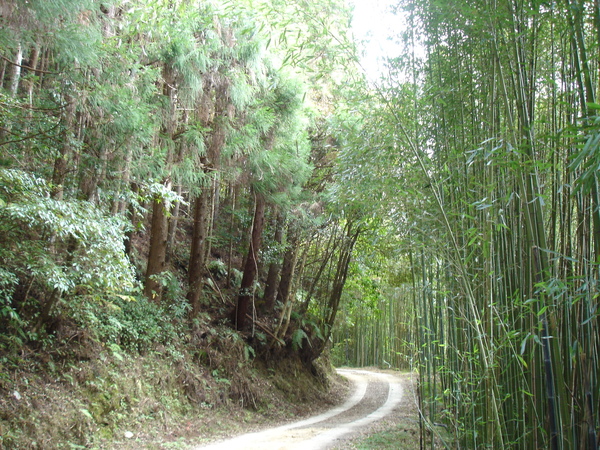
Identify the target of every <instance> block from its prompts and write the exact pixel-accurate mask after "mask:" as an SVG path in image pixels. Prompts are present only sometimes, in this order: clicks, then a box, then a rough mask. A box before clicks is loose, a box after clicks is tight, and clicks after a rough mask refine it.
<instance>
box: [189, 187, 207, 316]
mask: <svg viewBox="0 0 600 450" xmlns="http://www.w3.org/2000/svg"><path fill="white" fill-rule="evenodd" d="M210 192H211V188H210V187H207V188H205V189H203V190H202V192H201V194H200V195H199V196H198V197H197V198H196V200H195V201H194V225H193V229H192V248H191V250H190V262H189V265H188V284H189V290H188V293H187V299H188V301H189V302H190V305H191V306H192V310H191V317H196V316H197V315H198V313H199V312H200V296H201V294H202V275H203V273H204V265H205V263H206V260H205V255H206V253H205V247H206V239H207V238H208V210H209V205H210Z"/></svg>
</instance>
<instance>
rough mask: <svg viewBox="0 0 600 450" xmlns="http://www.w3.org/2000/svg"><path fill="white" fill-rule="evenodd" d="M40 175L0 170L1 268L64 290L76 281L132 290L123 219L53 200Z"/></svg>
mask: <svg viewBox="0 0 600 450" xmlns="http://www.w3.org/2000/svg"><path fill="white" fill-rule="evenodd" d="M49 194H50V188H49V187H48V186H47V184H46V183H45V182H44V181H43V180H42V179H40V178H37V177H35V176H33V175H31V174H28V173H26V172H22V171H18V170H11V169H2V170H1V171H0V198H2V201H3V203H4V205H3V206H2V208H1V209H0V229H1V231H2V236H3V237H2V243H3V245H2V250H1V253H0V258H2V260H3V262H4V267H5V269H6V270H7V271H10V272H11V273H13V274H14V275H15V276H17V277H19V278H20V279H21V280H23V281H24V280H26V279H39V280H40V281H41V282H42V283H44V284H45V285H46V286H47V288H48V289H50V290H53V289H56V290H58V291H60V292H63V293H69V292H72V291H74V289H75V288H76V287H77V286H88V287H91V288H93V289H97V290H100V291H109V292H123V291H127V290H128V289H131V288H132V287H133V286H134V284H135V281H134V277H133V272H132V269H131V266H130V264H129V261H128V260H127V258H126V257H125V254H124V246H123V229H124V223H123V222H122V221H121V220H120V219H119V218H118V217H107V216H105V215H103V214H102V213H101V212H100V211H99V210H97V209H96V208H95V207H93V206H92V205H90V204H89V203H87V202H80V201H69V202H67V201H57V200H54V199H52V198H50V197H49Z"/></svg>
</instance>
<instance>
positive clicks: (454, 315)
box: [338, 0, 600, 449]
mask: <svg viewBox="0 0 600 450" xmlns="http://www.w3.org/2000/svg"><path fill="white" fill-rule="evenodd" d="M397 11H398V12H399V14H398V20H399V21H401V20H404V21H405V22H406V24H407V26H406V30H407V31H406V32H405V33H404V34H401V35H399V36H398V40H399V42H401V43H403V44H404V45H405V48H406V51H405V52H404V53H403V54H402V55H400V57H398V58H395V59H390V60H389V61H388V73H387V74H386V75H385V76H383V77H382V79H381V80H380V83H379V85H378V87H376V88H375V89H376V91H377V95H378V98H379V104H380V107H379V111H377V114H376V115H377V117H373V116H372V117H369V118H368V119H367V120H368V121H369V122H370V126H366V127H363V126H361V127H360V133H362V134H361V138H360V139H359V140H357V141H356V142H354V143H352V142H350V143H349V146H350V147H353V148H355V149H356V150H355V152H354V156H353V157H352V158H353V159H351V160H350V159H349V161H351V164H354V165H356V164H361V165H365V166H368V167H369V168H373V169H372V170H373V171H372V172H371V176H375V177H377V178H378V179H377V180H376V181H375V182H374V183H375V185H376V187H375V190H374V191H370V192H369V193H368V194H365V193H360V194H357V195H356V200H358V199H359V198H364V196H365V195H379V197H380V198H379V200H378V202H379V204H380V205H381V204H383V208H382V209H384V210H387V211H388V214H387V217H388V219H387V221H386V222H385V223H384V224H383V225H384V227H385V228H386V229H388V230H390V231H388V233H389V235H391V237H392V238H393V239H395V242H397V249H398V251H399V252H400V253H397V254H396V256H395V258H397V261H401V260H403V261H404V263H403V264H400V263H398V262H394V263H391V264H390V262H389V261H388V262H387V263H384V264H377V263H375V264H373V263H371V264H366V265H365V266H366V267H367V269H363V271H362V272H361V273H363V274H367V276H368V274H369V270H373V269H372V268H373V267H377V266H379V267H380V269H379V270H378V271H376V274H377V275H378V276H379V280H380V281H379V284H380V288H379V289H378V291H379V293H380V294H381V293H383V292H384V291H385V286H390V287H394V286H396V289H408V288H410V289H412V293H410V294H408V295H403V296H402V298H400V299H397V300H396V301H397V302H398V305H404V308H405V309H410V310H412V311H413V312H414V315H413V316H412V318H413V319H412V320H413V322H412V326H411V328H410V330H399V331H397V332H395V333H397V334H395V335H394V336H393V338H394V339H397V341H398V344H397V345H396V346H393V347H391V348H390V349H388V350H387V352H388V354H387V355H386V356H387V359H386V360H387V361H389V360H390V358H393V357H394V353H395V352H396V353H398V352H400V353H404V354H406V349H407V347H406V346H407V345H411V344H412V345H413V348H414V353H413V355H414V358H415V359H414V361H415V367H416V368H417V369H418V371H419V375H420V395H419V402H420V406H421V411H422V414H423V416H422V417H423V419H424V425H425V426H426V428H428V429H429V433H431V434H433V435H436V436H438V438H439V439H441V440H442V441H444V442H446V445H447V446H449V447H452V446H454V445H458V446H459V447H460V448H531V449H533V448H553V449H575V448H577V449H581V448H586V449H596V448H597V446H598V430H599V426H600V422H599V420H600V418H599V416H598V414H599V409H600V408H599V406H600V398H599V395H598V393H599V392H600V385H599V380H598V369H599V367H600V366H599V360H598V357H599V354H598V353H599V350H600V341H599V339H598V336H599V333H598V325H599V324H598V311H597V305H598V302H597V297H598V275H599V274H598V264H599V262H600V261H599V259H598V255H599V251H600V246H599V241H598V236H600V234H599V233H600V220H599V217H600V216H599V209H598V167H599V166H598V163H599V159H598V155H600V153H599V151H598V142H599V131H598V108H600V105H599V104H598V103H597V102H596V101H597V99H596V95H597V89H598V83H599V81H600V80H599V77H598V70H599V69H600V67H599V63H600V58H599V53H598V52H599V50H600V47H599V44H600V10H599V9H598V4H597V2H592V1H580V0H565V1H558V2H542V1H521V0H514V1H513V0H507V1H504V0H502V1H487V0H486V1H475V2H466V1H455V2H437V1H419V0H416V1H410V2H409V1H406V2H399V4H398V7H397ZM375 112H376V111H374V110H371V111H369V112H363V113H364V114H365V117H366V116H367V115H368V114H371V115H373V113H375ZM382 130H383V131H382ZM390 136H392V137H390ZM365 142H367V143H368V145H369V146H370V148H371V149H374V150H376V151H375V152H372V153H369V154H363V155H361V154H360V150H359V147H360V146H361V145H363V144H364V143H365ZM372 159H375V161H373V160H372ZM349 167H350V165H349ZM370 170H371V169H370ZM417 172H419V173H420V175H416V173H417ZM348 173H350V172H348ZM349 179H352V180H353V182H354V183H357V182H361V183H362V182H364V185H365V186H366V184H367V180H366V179H365V178H364V174H362V175H357V174H354V175H349ZM357 180H359V181H357ZM398 180H402V181H401V182H399V181H398ZM382 194H383V195H382ZM388 239H389V237H388ZM402 255H404V256H402ZM407 264H408V265H410V267H411V269H410V273H411V276H410V277H409V280H406V277H402V276H399V275H402V274H403V273H406V272H407V269H406V267H403V265H404V266H406V265H407ZM382 268H383V269H382ZM390 272H392V273H395V274H396V276H395V277H393V276H391V275H390ZM370 279H371V280H374V279H375V277H374V276H371V277H370ZM364 292H365V291H364V290H363V294H361V295H362V298H365V299H368V298H369V296H368V295H365V294H364ZM348 295H351V293H350V292H348ZM411 298H412V302H411ZM389 301H390V297H388V298H387V299H382V298H380V299H379V300H375V301H374V304H375V305H377V307H376V309H377V310H378V311H379V313H382V311H385V308H386V304H387V303H386V302H389ZM396 308H398V306H396ZM400 308H402V306H400ZM389 311H390V312H389V313H388V314H387V315H385V317H386V320H390V319H389V317H392V319H391V320H392V321H395V322H396V323H406V322H407V321H406V319H403V318H402V317H403V315H402V313H398V312H393V309H390V310H389ZM348 317H349V319H346V320H347V323H350V322H351V321H352V320H359V319H360V317H361V315H360V314H359V313H352V312H349V316H348ZM366 329H367V330H368V331H366V332H365V333H367V334H368V335H372V334H374V333H379V332H380V331H379V330H380V325H379V324H376V323H373V322H371V323H370V324H367V325H366ZM344 339H346V340H344ZM338 340H339V342H340V344H338V352H339V353H340V354H341V353H342V349H343V343H344V342H346V343H353V342H354V341H353V340H352V338H351V336H349V335H348V334H347V335H346V336H344V335H340V337H339V338H338ZM402 340H404V341H405V342H404V343H401V342H400V341H402ZM353 351H355V352H357V354H358V356H352V355H349V354H348V353H346V355H345V356H346V357H350V358H351V360H352V358H357V359H356V360H357V361H361V363H362V362H364V359H361V358H363V356H362V354H361V350H359V348H358V347H357V348H355V349H354V350H353ZM409 355H410V354H409ZM367 362H368V363H379V364H381V363H380V361H378V360H377V359H369V360H368V361H367ZM435 424H438V425H435ZM439 424H441V425H442V426H439ZM431 445H432V448H433V445H434V444H433V441H432V443H431Z"/></svg>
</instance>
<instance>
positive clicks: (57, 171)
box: [52, 95, 75, 200]
mask: <svg viewBox="0 0 600 450" xmlns="http://www.w3.org/2000/svg"><path fill="white" fill-rule="evenodd" d="M65 101H66V102H67V104H66V105H65V113H64V116H63V131H62V133H61V134H62V136H61V138H62V145H61V147H60V154H59V155H58V156H57V158H56V159H55V160H54V170H53V172H52V198H54V199H56V200H62V198H63V194H64V184H65V180H66V176H67V160H68V158H69V157H70V156H71V141H72V140H73V123H74V121H75V102H74V100H73V98H71V96H69V95H66V96H65Z"/></svg>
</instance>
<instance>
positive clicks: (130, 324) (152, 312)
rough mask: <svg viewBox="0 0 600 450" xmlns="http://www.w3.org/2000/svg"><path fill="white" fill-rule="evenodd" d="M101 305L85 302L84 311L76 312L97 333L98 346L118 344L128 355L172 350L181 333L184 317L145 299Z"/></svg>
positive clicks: (117, 301) (125, 298) (118, 298)
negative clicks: (163, 347)
mask: <svg viewBox="0 0 600 450" xmlns="http://www.w3.org/2000/svg"><path fill="white" fill-rule="evenodd" d="M100 305H101V307H100V308H99V307H98V306H99V305H98V302H90V301H86V300H84V304H83V305H81V307H82V308H83V311H80V312H77V314H78V316H79V317H80V320H81V321H82V325H83V326H85V327H86V328H88V329H89V330H90V331H92V332H93V333H95V334H96V339H98V341H99V342H103V343H105V344H107V345H110V344H116V345H118V346H120V347H121V348H122V349H123V350H124V351H126V352H139V353H146V352H148V351H150V350H153V349H155V348H156V347H157V346H158V345H162V346H165V347H170V346H171V343H173V342H177V340H178V338H179V336H180V333H181V331H182V329H181V326H182V324H181V322H180V321H181V319H182V316H181V314H179V315H178V314H177V313H176V311H175V313H174V310H173V309H171V308H169V307H168V306H161V305H157V304H155V303H152V302H151V301H149V300H148V299H146V298H145V297H142V296H140V297H136V298H133V297H114V298H113V299H112V300H111V301H108V302H100Z"/></svg>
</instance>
